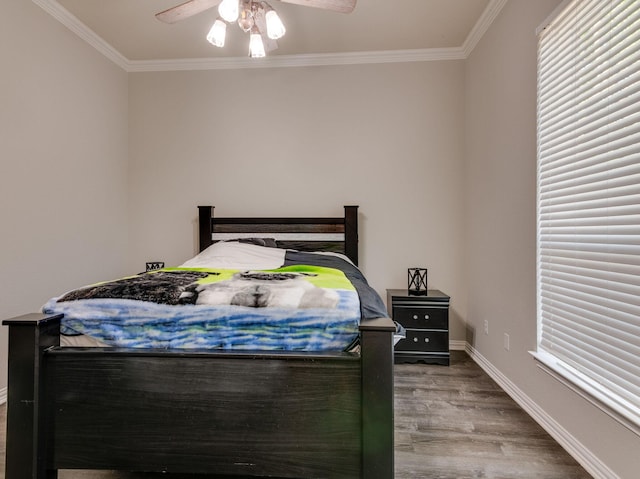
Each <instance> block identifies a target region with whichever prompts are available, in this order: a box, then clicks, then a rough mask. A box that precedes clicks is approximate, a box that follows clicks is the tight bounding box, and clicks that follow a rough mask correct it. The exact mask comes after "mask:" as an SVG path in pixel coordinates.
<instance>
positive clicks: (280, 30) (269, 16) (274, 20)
mask: <svg viewBox="0 0 640 479" xmlns="http://www.w3.org/2000/svg"><path fill="white" fill-rule="evenodd" d="M262 6H263V8H264V10H265V12H267V13H266V14H265V19H266V21H267V36H268V37H269V38H271V39H272V40H277V39H278V38H282V37H283V36H284V34H285V33H286V31H287V30H286V29H285V28H284V23H282V20H281V19H280V17H279V16H278V13H277V12H276V11H275V10H274V9H273V7H272V6H271V5H269V4H268V3H267V2H262Z"/></svg>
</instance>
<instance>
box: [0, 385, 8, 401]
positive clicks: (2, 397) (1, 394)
mask: <svg viewBox="0 0 640 479" xmlns="http://www.w3.org/2000/svg"><path fill="white" fill-rule="evenodd" d="M6 402H7V388H2V389H0V404H4V403H6Z"/></svg>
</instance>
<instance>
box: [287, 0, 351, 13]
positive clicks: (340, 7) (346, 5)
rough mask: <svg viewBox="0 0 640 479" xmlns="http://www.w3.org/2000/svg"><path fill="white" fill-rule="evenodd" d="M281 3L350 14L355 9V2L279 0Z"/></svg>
mask: <svg viewBox="0 0 640 479" xmlns="http://www.w3.org/2000/svg"><path fill="white" fill-rule="evenodd" d="M280 1H281V2H282V3H293V4H295V5H303V6H305V7H315V8H322V9H324V10H333V11H335V12H340V13H351V12H352V11H353V9H354V8H355V7H356V0H280Z"/></svg>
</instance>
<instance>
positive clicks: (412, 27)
mask: <svg viewBox="0 0 640 479" xmlns="http://www.w3.org/2000/svg"><path fill="white" fill-rule="evenodd" d="M33 1H34V2H35V3H37V4H39V5H40V6H41V7H43V8H45V10H48V11H49V12H50V13H52V15H54V16H55V17H56V18H58V19H59V20H60V21H62V22H63V23H66V24H67V26H69V27H70V28H72V29H74V30H75V31H76V33H79V34H80V35H81V36H83V37H85V39H87V38H86V37H87V36H90V37H95V39H96V41H97V42H99V43H100V44H101V47H102V48H106V49H108V50H113V52H114V53H115V55H117V56H121V57H122V59H123V61H125V62H127V63H133V64H135V63H139V62H149V61H156V62H157V61H164V62H167V61H184V60H194V59H200V60H202V59H211V60H216V59H230V58H239V57H242V58H246V56H247V51H248V41H249V39H248V35H247V34H246V33H244V32H242V31H241V30H240V28H238V27H235V26H233V27H232V28H229V29H228V33H227V44H226V46H225V47H224V48H217V47H214V46H212V45H210V44H209V43H208V42H207V41H206V38H205V37H206V34H207V32H208V31H209V28H210V26H211V24H212V23H213V21H214V20H215V18H216V16H217V8H213V9H210V10H207V11H205V12H202V13H200V14H198V15H195V16H194V17H191V18H189V19H186V20H183V21H181V22H178V23H176V24H173V25H168V24H165V23H162V22H160V21H158V20H157V19H156V18H155V16H154V15H155V14H156V13H158V12H160V11H162V10H166V9H167V8H170V7H173V6H175V5H178V4H180V3H183V2H184V1H185V0H33ZM505 2H506V0H358V3H357V5H356V7H355V10H354V11H353V12H352V13H350V14H342V13H336V12H331V11H327V10H321V9H317V8H310V7H304V6H300V5H293V4H288V3H282V2H280V1H278V0H272V1H271V2H270V3H271V5H272V6H273V7H274V8H275V9H276V10H277V11H278V13H279V15H280V17H281V18H282V20H283V22H284V24H285V26H286V28H287V33H286V35H285V36H284V37H283V38H282V39H280V40H279V41H278V44H279V48H278V49H277V50H275V51H273V52H270V53H269V56H270V57H273V56H300V55H334V56H335V55H336V54H337V55H354V54H363V53H366V52H369V54H370V53H371V52H376V53H377V54H380V53H383V52H387V53H388V52H398V51H402V52H405V53H406V52H407V51H416V52H425V51H448V50H461V49H463V48H464V47H465V43H468V42H469V39H470V38H471V37H472V36H473V35H474V33H476V36H477V30H479V26H480V27H481V25H480V24H481V23H487V18H489V20H488V21H489V23H490V21H491V20H492V19H493V18H494V17H495V15H496V14H497V11H499V10H500V9H501V7H502V5H503V4H504V3H505ZM70 24H71V25H70ZM487 26H488V25H487ZM474 27H475V28H474ZM78 30H82V32H79V31H78ZM483 32H484V30H483V31H482V32H481V33H483ZM92 43H94V42H92ZM254 61H255V60H254Z"/></svg>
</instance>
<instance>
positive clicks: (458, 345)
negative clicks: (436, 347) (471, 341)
mask: <svg viewBox="0 0 640 479" xmlns="http://www.w3.org/2000/svg"><path fill="white" fill-rule="evenodd" d="M449 349H453V350H454V351H466V349H467V342H466V341H460V340H457V339H452V340H451V341H449Z"/></svg>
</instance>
